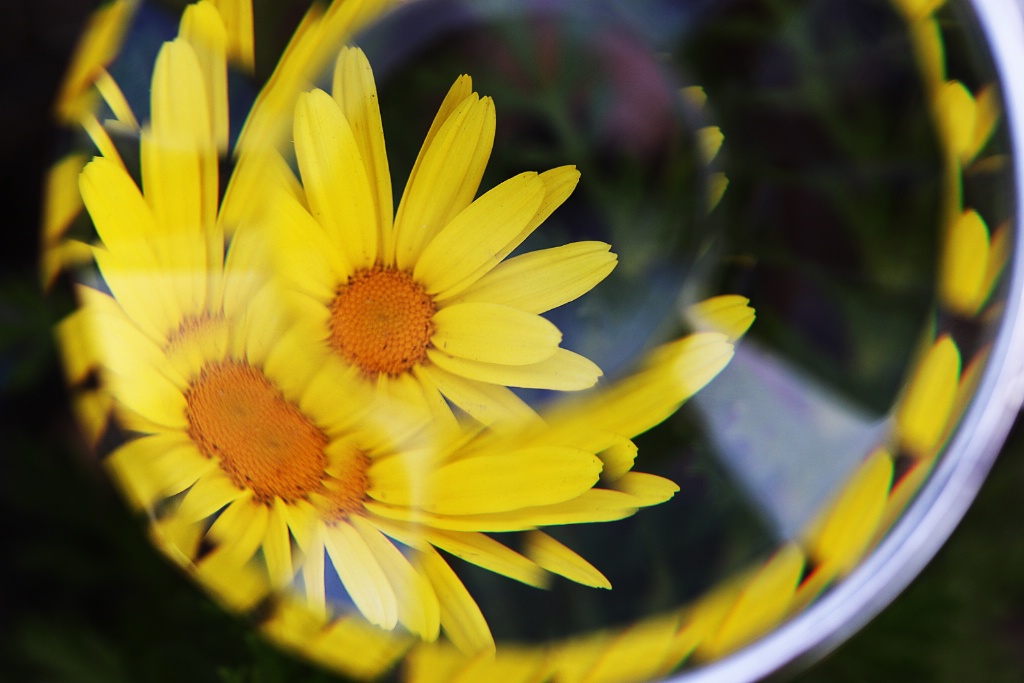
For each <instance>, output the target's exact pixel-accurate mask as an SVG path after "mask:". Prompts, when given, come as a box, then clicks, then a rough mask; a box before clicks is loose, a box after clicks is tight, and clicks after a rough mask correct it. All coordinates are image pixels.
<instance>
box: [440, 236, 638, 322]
mask: <svg viewBox="0 0 1024 683" xmlns="http://www.w3.org/2000/svg"><path fill="white" fill-rule="evenodd" d="M610 249H611V247H610V246H609V245H607V244H605V243H604V242H573V243H571V244H566V245H563V246H560V247H553V248H551V249H542V250H540V251H531V252H529V253H526V254H523V255H521V256H516V257H514V258H510V259H508V260H506V261H503V262H502V263H499V264H498V265H497V266H495V268H494V270H492V271H491V272H489V273H487V274H486V275H484V276H483V277H482V278H480V279H479V280H477V281H476V282H474V283H473V284H472V285H470V286H469V287H467V288H466V289H465V290H464V291H462V292H461V293H460V294H459V295H458V296H456V297H454V298H453V299H452V303H455V302H487V303H492V304H503V305H505V306H512V307H514V308H519V309H522V310H524V311H527V312H529V313H544V312H545V311H549V310H551V309H552V308H557V307H558V306H561V305H563V304H566V303H568V302H570V301H573V300H575V299H577V298H578V297H580V296H582V295H584V294H586V293H587V292H589V291H590V290H591V289H593V288H594V286H596V285H597V283H599V282H601V280H603V279H605V278H606V277H607V276H608V274H609V273H611V272H612V270H613V269H614V268H615V265H616V263H617V262H618V258H617V257H616V255H615V254H613V253H612V252H611V251H610ZM437 299H438V300H439V301H444V297H440V296H439V297H437Z"/></svg>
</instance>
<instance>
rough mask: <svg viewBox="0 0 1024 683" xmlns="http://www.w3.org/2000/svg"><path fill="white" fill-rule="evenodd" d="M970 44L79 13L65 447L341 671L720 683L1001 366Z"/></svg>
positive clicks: (991, 211) (869, 30)
mask: <svg viewBox="0 0 1024 683" xmlns="http://www.w3.org/2000/svg"><path fill="white" fill-rule="evenodd" d="M392 5H394V6H392ZM837 16H841V17H843V21H836V17H837ZM256 18H257V19H258V18H259V15H257V16H256ZM975 22H976V18H975V17H974V16H973V15H971V14H969V13H968V12H967V9H966V8H965V7H962V6H959V5H957V6H945V5H942V4H938V5H934V4H928V5H927V6H926V5H918V4H915V3H912V2H903V3H896V4H889V3H885V2H869V3H859V4H856V5H853V4H850V3H847V2H840V1H838V0H826V1H822V2H818V3H814V4H811V5H807V4H805V3H788V2H782V3H774V2H773V3H769V2H742V3H740V2H725V3H719V4H715V5H704V4H701V3H689V4H688V3H664V2H641V3H616V2H608V3H600V4H596V3H583V2H570V1H566V2H554V3H550V2H536V3H532V2H531V3H512V2H489V1H484V0H477V1H474V2H452V1H439V0H437V1H435V0H420V1H417V2H405V3H385V2H363V3H359V2H354V1H353V0H345V1H344V2H335V3H333V4H331V5H330V6H329V7H327V8H319V6H318V7H317V8H314V9H313V10H311V11H310V13H309V14H307V15H306V17H305V19H303V20H302V22H301V23H300V24H299V26H298V28H297V29H296V32H295V34H294V37H293V38H292V41H291V43H290V45H289V47H288V48H287V50H285V51H284V52H283V53H282V54H280V55H275V56H274V59H275V60H278V59H279V61H278V62H277V64H276V67H275V68H274V70H273V73H272V75H271V74H270V73H269V72H268V73H260V72H259V71H257V70H256V68H255V67H256V64H257V61H256V59H255V57H254V55H258V54H261V52H260V51H261V50H263V49H270V48H264V47H262V46H263V45H264V43H263V42H261V41H262V40H264V38H263V37H264V36H265V35H267V34H269V33H273V28H274V27H272V26H261V25H260V24H259V22H258V21H257V22H255V24H254V21H253V16H252V14H251V7H249V6H248V4H247V3H245V2H234V3H229V2H223V3H211V2H205V1H204V2H198V3H195V4H190V5H188V6H187V7H186V8H185V9H184V10H183V11H182V10H181V8H180V7H176V6H175V7H172V6H170V5H168V6H164V5H161V4H159V3H142V4H136V3H129V2H114V3H110V4H109V5H106V6H104V7H103V8H101V10H100V11H99V12H98V14H97V15H96V19H95V21H94V23H93V25H92V27H91V30H90V32H89V33H87V35H86V38H85V40H84V42H83V47H82V49H81V50H80V53H79V56H78V58H77V61H76V62H75V64H74V65H73V67H72V69H71V71H70V72H69V75H68V79H67V86H66V88H65V90H64V91H63V95H62V100H61V107H60V112H61V115H62V117H63V119H64V123H65V125H66V126H67V127H68V129H69V130H70V131H71V132H72V133H73V136H74V139H75V144H74V149H71V150H70V151H69V154H68V156H66V157H65V158H64V159H63V160H61V161H60V162H58V164H56V165H55V166H54V169H53V171H52V174H51V182H50V189H49V194H48V202H49V209H50V211H49V215H48V220H47V221H46V225H45V226H44V250H43V264H42V268H43V272H44V277H45V278H46V279H47V280H48V281H51V282H52V281H53V280H55V279H56V278H57V276H58V274H59V273H60V272H62V271H67V272H71V273H72V274H73V277H74V279H75V281H76V283H77V284H76V293H77V294H78V296H79V301H80V303H81V308H80V309H79V310H78V311H76V312H75V313H74V314H72V315H71V316H70V317H69V318H68V319H67V320H66V321H65V322H64V323H62V324H61V326H60V327H59V329H58V331H57V332H58V337H59V339H60V341H61V344H62V348H63V350H64V353H65V356H66V369H67V374H68V380H69V384H70V385H71V386H72V388H73V389H74V390H75V392H76V393H75V401H76V408H77V410H78V413H79V420H80V422H81V426H82V427H83V431H84V433H85V435H86V437H87V439H88V440H89V441H90V443H91V444H92V445H93V446H94V447H95V448H96V449H97V451H98V452H99V453H100V454H101V455H103V457H104V462H105V463H106V465H107V467H108V469H110V471H111V473H112V475H113V476H114V478H115V479H116V480H117V481H118V482H119V483H120V484H121V485H122V487H123V488H124V490H125V494H126V496H127V497H128V498H129V500H130V501H131V502H132V503H133V504H134V505H135V507H137V508H138V510H139V511H140V513H142V514H143V515H144V516H145V517H146V518H147V519H148V521H149V523H150V524H151V528H152V530H153V538H154V542H155V543H156V544H157V545H158V547H160V549H161V550H162V551H164V552H165V553H166V554H167V555H168V556H169V557H170V558H171V560H172V561H174V562H175V563H177V564H179V565H180V566H181V567H182V568H183V570H184V571H186V572H187V573H188V574H189V575H190V576H192V577H193V578H194V579H195V580H196V581H197V582H198V583H199V584H200V585H202V586H203V587H204V588H206V589H207V590H209V591H210V592H211V593H212V594H213V595H214V596H215V597H216V598H218V599H219V600H220V601H221V602H222V603H224V604H225V606H227V607H228V608H230V609H232V610H235V611H239V612H241V613H243V614H245V615H247V616H248V617H249V618H250V619H252V621H253V622H254V624H255V625H256V626H257V627H258V628H259V629H260V630H261V631H262V632H263V633H265V634H266V635H268V636H269V637H270V638H271V639H273V640H275V641H276V642H279V643H281V644H282V645H283V646H285V647H287V648H290V649H293V650H296V651H298V652H300V653H301V654H303V655H305V656H308V657H310V658H311V659H313V660H315V661H318V662H320V663H322V664H324V665H326V666H328V667H330V668H333V669H335V670H338V671H340V672H342V673H345V674H347V675H351V676H355V677H358V678H374V677H385V678H388V679H395V680H409V681H432V680H437V681H441V680H461V679H463V678H464V679H466V680H472V679H482V678H492V679H497V680H509V681H514V680H523V681H527V680H548V679H553V680H558V681H570V680H588V681H602V680H606V681H626V680H654V679H657V678H659V677H664V676H667V675H669V674H671V673H673V672H676V671H684V670H691V671H692V673H693V675H700V674H701V672H703V671H707V672H710V673H709V674H708V675H714V671H715V664H714V663H715V662H717V661H719V660H722V659H723V658H726V657H727V656H728V655H731V654H733V653H735V652H737V651H740V654H739V655H738V656H737V658H735V659H726V660H725V661H724V662H723V663H722V665H721V666H723V667H727V666H730V664H729V662H740V664H736V665H735V666H740V667H742V666H743V664H742V662H743V661H744V660H743V656H744V655H743V653H744V652H753V651H754V650H744V651H741V648H743V647H744V646H747V645H749V644H751V643H754V642H756V641H757V640H758V639H759V638H761V637H762V636H765V635H766V634H770V633H772V632H773V631H777V629H781V631H777V632H778V633H785V632H786V629H787V628H788V629H789V632H792V631H793V629H794V628H798V626H799V619H796V620H794V617H797V616H798V615H801V614H811V615H813V614H814V613H815V612H814V610H815V609H816V607H817V606H819V605H821V604H822V602H823V601H827V600H830V599H832V598H833V596H835V595H836V594H837V593H840V592H841V591H842V590H843V589H844V587H845V586H846V585H847V584H846V583H845V582H844V579H845V578H846V577H847V576H848V575H850V574H851V572H855V571H856V570H857V567H858V566H860V563H861V562H862V560H863V559H864V558H865V557H866V556H868V554H869V553H870V551H871V550H872V549H873V548H875V547H876V546H878V544H879V543H882V542H883V541H884V540H885V539H886V536H887V533H888V532H889V530H890V528H891V527H893V525H894V524H898V523H899V521H900V520H901V516H902V515H903V513H904V510H905V509H907V506H908V505H912V504H913V501H914V500H915V497H916V496H917V494H918V492H919V491H920V490H922V487H927V486H928V485H929V484H934V482H935V481H936V480H937V477H938V478H940V479H941V478H942V477H945V476H948V475H947V474H943V471H944V470H943V468H944V467H945V468H947V469H948V467H949V466H948V465H947V461H946V460H944V459H943V457H942V455H943V452H944V448H945V446H946V445H947V443H950V440H951V439H952V438H953V435H954V434H955V433H956V428H957V425H958V424H959V422H960V420H961V419H962V418H963V417H964V416H965V414H967V412H968V411H969V410H972V400H973V397H974V396H975V394H976V392H978V391H979V387H981V390H982V391H987V392H989V393H988V394H986V395H989V396H990V395H991V392H992V391H993V390H992V389H991V385H992V383H993V382H994V381H995V380H994V379H993V378H992V376H993V374H994V373H996V374H998V366H997V367H996V369H994V370H993V369H990V358H995V359H996V362H997V363H998V364H999V365H1002V364H1003V363H1004V362H1005V355H1006V351H1005V347H1006V344H1007V342H1006V341H1002V340H1005V338H1006V336H1007V335H1008V334H1009V332H1006V331H1005V325H1006V324H1008V323H1004V321H1005V320H1010V321H1011V323H1012V322H1013V321H1014V320H1016V315H1017V311H1016V306H1017V303H1018V297H1017V295H1016V293H1015V290H1014V289H1013V288H1012V287H1011V286H1010V285H1011V283H1010V282H1009V281H1008V279H1007V276H1006V271H1007V269H1008V267H1009V266H1010V264H1013V263H1014V261H1013V260H1012V259H1011V253H1012V252H1014V250H1015V249H1016V248H1017V247H1016V239H1015V235H1014V230H1015V228H1014V227H1013V223H1012V221H1013V220H1014V214H1015V212H1016V210H1017V209H1016V205H1015V193H1014V189H1013V185H1012V183H1013V182H1014V181H1015V171H1014V167H1013V165H1012V164H1014V163H1017V156H1016V155H1015V153H1014V150H1015V146H1014V144H1013V142H1012V140H1011V138H1010V134H1011V133H1012V130H1011V129H1010V128H1009V127H1008V126H1007V117H1006V116H1005V115H1004V112H1003V104H1002V96H1001V93H1000V81H999V78H998V76H997V73H996V71H995V68H994V67H993V65H992V57H991V55H989V54H988V53H987V52H985V51H984V49H982V45H983V44H982V43H981V42H980V40H981V39H980V38H979V35H980V34H979V33H977V24H976V23H975ZM254 25H255V29H256V30H255V33H253V26H254ZM266 40H267V41H268V42H267V43H266V44H267V45H274V44H278V43H277V42H274V41H273V40H271V39H269V38H267V39H266ZM453 83H454V85H453ZM435 113H436V115H435ZM755 318H756V319H755ZM994 350H995V351H994ZM993 354H995V355H993ZM97 379H98V380H99V381H96V380H97ZM705 385H706V386H705ZM986 387H988V388H986ZM691 397H692V398H691ZM996 431H998V429H996ZM997 438H1001V436H999V435H997ZM937 468H938V469H937ZM935 472H938V474H933V473H935ZM919 503H920V501H919ZM882 547H883V549H884V548H885V546H884V543H883V546H882ZM871 561H875V560H874V558H873V557H872V558H871V559H869V562H871ZM609 588H610V589H611V590H608V589H609ZM851 604H853V603H852V600H851ZM861 604H862V605H863V604H864V603H863V600H862V603H861ZM861 611H862V613H866V612H867V611H868V610H867V609H863V610H861ZM855 621H856V618H855V617H851V618H849V619H848V621H847V623H849V624H853V623H854V622H855ZM841 628H842V627H841V626H840V625H832V626H830V627H829V628H826V629H822V630H821V634H820V636H818V638H817V640H814V639H813V638H810V639H808V638H805V639H804V641H803V643H802V644H799V645H795V646H794V645H793V644H789V645H788V647H789V651H788V652H787V653H783V654H776V655H775V658H774V659H773V658H764V659H763V662H764V663H763V666H765V667H769V668H774V666H777V665H778V664H781V663H785V662H786V661H788V660H789V659H792V658H793V657H795V656H797V655H798V654H800V651H802V650H805V649H807V648H808V647H810V646H812V645H817V644H818V643H820V641H821V639H823V638H826V637H829V636H831V635H832V634H834V633H838V632H840V631H841ZM773 637H774V636H773ZM756 647H757V646H755V648H756ZM746 661H748V662H749V661H751V660H750V659H749V658H748V659H747V660H746ZM769 662H775V664H770V663H769ZM751 666H753V665H751ZM723 670H724V669H723ZM756 670H757V669H756V666H754V667H753V668H751V669H748V671H756ZM766 670H767V669H760V671H762V672H763V671H766Z"/></svg>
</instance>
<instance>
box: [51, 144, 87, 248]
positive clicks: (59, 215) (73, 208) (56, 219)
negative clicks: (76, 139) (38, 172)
mask: <svg viewBox="0 0 1024 683" xmlns="http://www.w3.org/2000/svg"><path fill="white" fill-rule="evenodd" d="M85 163H86V158H85V155H82V154H69V155H67V156H66V157H64V158H62V159H61V160H60V161H58V162H57V163H55V164H54V165H53V166H51V167H50V170H49V171H47V173H46V203H45V204H44V205H43V239H44V240H46V241H47V242H52V241H54V240H56V239H58V238H59V237H60V236H62V235H63V234H64V232H65V231H66V230H67V229H68V227H69V226H70V225H71V221H73V220H74V219H75V216H77V215H78V214H79V213H80V212H81V210H82V196H81V194H80V193H79V192H78V176H79V174H80V173H81V172H82V169H83V167H84V166H85Z"/></svg>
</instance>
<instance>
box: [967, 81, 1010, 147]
mask: <svg viewBox="0 0 1024 683" xmlns="http://www.w3.org/2000/svg"><path fill="white" fill-rule="evenodd" d="M974 103H975V107H976V109H975V111H976V113H977V114H976V117H975V123H974V139H973V140H971V144H970V146H969V147H968V148H967V150H966V152H965V158H966V159H967V160H972V159H974V158H975V157H976V156H977V155H978V153H979V152H981V151H982V150H983V149H984V148H985V144H986V143H987V142H988V141H989V138H991V137H992V133H993V131H995V129H996V124H997V123H998V122H999V118H1000V116H1001V115H1002V108H1001V107H1000V106H999V96H998V94H997V92H996V87H995V86H994V85H991V84H990V85H987V86H985V87H984V88H982V89H981V90H980V91H979V92H978V94H977V95H976V96H975V99H974Z"/></svg>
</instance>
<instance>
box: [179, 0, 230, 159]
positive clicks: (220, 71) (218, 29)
mask: <svg viewBox="0 0 1024 683" xmlns="http://www.w3.org/2000/svg"><path fill="white" fill-rule="evenodd" d="M179 35H180V36H181V37H182V38H184V39H185V40H186V41H187V42H188V43H189V45H191V46H192V49H193V50H195V53H196V57H198V58H199V65H200V68H201V70H202V75H203V85H204V86H205V88H206V100H207V106H208V109H207V114H208V116H209V118H210V131H211V132H212V134H213V139H214V140H215V141H216V145H217V150H218V151H219V152H220V153H221V154H225V153H226V152H227V150H228V71H227V43H228V35H227V28H226V27H225V26H224V20H223V19H222V18H221V15H220V12H218V11H217V8H216V7H215V5H214V3H212V2H209V1H208V0H201V1H200V2H197V3H195V4H192V5H189V6H188V7H186V8H185V11H184V12H183V13H182V15H181V28H180V29H179Z"/></svg>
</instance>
